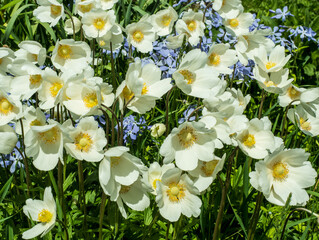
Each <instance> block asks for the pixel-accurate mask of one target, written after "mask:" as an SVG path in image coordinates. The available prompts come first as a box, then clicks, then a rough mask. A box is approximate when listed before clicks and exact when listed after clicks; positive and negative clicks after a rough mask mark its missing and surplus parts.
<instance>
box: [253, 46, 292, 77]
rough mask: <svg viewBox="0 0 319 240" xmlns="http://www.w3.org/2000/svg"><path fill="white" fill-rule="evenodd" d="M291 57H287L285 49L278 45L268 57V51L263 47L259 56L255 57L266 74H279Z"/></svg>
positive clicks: (259, 51)
mask: <svg viewBox="0 0 319 240" xmlns="http://www.w3.org/2000/svg"><path fill="white" fill-rule="evenodd" d="M290 57H291V55H288V56H287V57H285V48H284V47H283V46H280V45H277V46H276V47H275V48H274V49H272V51H271V52H270V55H269V57H268V56H267V49H266V48H265V47H264V46H262V47H260V48H259V50H258V54H257V55H256V56H255V62H256V63H257V65H258V67H260V68H261V69H262V70H264V71H265V72H267V73H269V72H277V71H279V70H281V69H282V68H283V67H284V66H285V64H286V63H287V62H288V60H289V59H290Z"/></svg>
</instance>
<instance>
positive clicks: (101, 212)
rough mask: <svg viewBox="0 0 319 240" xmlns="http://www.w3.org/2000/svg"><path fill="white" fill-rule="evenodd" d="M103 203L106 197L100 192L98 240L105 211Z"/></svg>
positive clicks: (100, 237) (100, 238) (100, 239)
mask: <svg viewBox="0 0 319 240" xmlns="http://www.w3.org/2000/svg"><path fill="white" fill-rule="evenodd" d="M105 203H106V195H105V193H104V192H103V190H102V199H101V206H100V218H99V240H102V228H103V218H104V211H105Z"/></svg>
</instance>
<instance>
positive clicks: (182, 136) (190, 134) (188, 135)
mask: <svg viewBox="0 0 319 240" xmlns="http://www.w3.org/2000/svg"><path fill="white" fill-rule="evenodd" d="M177 137H178V139H179V143H180V144H181V145H182V146H183V147H184V148H189V147H191V146H192V145H193V144H194V143H195V142H196V141H197V136H196V132H195V130H194V129H193V128H191V127H188V126H186V127H184V128H183V129H182V130H181V131H180V132H179V133H178V134H177Z"/></svg>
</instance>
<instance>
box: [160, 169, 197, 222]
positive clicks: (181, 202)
mask: <svg viewBox="0 0 319 240" xmlns="http://www.w3.org/2000/svg"><path fill="white" fill-rule="evenodd" d="M181 174H182V171H181V170H180V169H178V168H173V169H169V170H167V171H166V172H165V173H164V175H163V176H162V181H157V183H156V186H157V187H156V193H157V196H156V202H157V205H158V208H159V212H160V214H161V215H162V216H163V217H164V218H165V219H167V220H169V221H170V222H176V221H177V220H178V219H179V218H180V216H181V214H183V215H185V216H186V217H192V216H194V217H198V216H199V214H200V207H201V205H202V201H201V200H200V198H199V197H198V196H196V195H198V194H199V192H198V190H197V189H196V187H194V183H193V182H192V180H191V179H190V178H189V177H188V176H187V175H186V174H183V175H181Z"/></svg>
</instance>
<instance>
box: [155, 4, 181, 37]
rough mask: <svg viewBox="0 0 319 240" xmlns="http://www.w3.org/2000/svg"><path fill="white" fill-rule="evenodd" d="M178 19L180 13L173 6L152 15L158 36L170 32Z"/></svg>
mask: <svg viewBox="0 0 319 240" xmlns="http://www.w3.org/2000/svg"><path fill="white" fill-rule="evenodd" d="M177 19H178V15H177V13H176V11H175V10H174V8H172V7H171V6H169V7H168V8H166V9H164V10H161V11H158V12H157V13H156V14H154V15H152V24H153V27H154V29H155V31H156V34H157V35H158V36H166V35H168V34H170V33H171V32H172V30H173V26H174V23H175V21H176V20H177Z"/></svg>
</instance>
